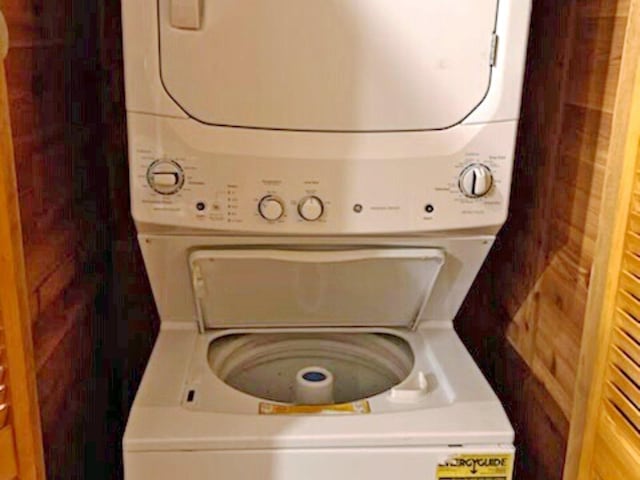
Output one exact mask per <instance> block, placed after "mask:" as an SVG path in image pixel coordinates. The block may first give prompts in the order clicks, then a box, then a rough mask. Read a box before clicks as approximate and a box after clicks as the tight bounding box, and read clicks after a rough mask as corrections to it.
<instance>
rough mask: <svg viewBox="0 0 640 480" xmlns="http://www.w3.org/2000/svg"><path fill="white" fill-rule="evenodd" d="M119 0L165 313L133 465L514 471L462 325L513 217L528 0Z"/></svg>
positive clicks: (219, 470) (316, 477) (147, 221)
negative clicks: (476, 283)
mask: <svg viewBox="0 0 640 480" xmlns="http://www.w3.org/2000/svg"><path fill="white" fill-rule="evenodd" d="M122 3H123V22H124V46H125V69H126V96H127V112H128V113H127V121H128V132H129V163H130V172H131V192H132V199H131V202H132V211H133V216H134V219H135V222H136V226H137V229H138V234H139V242H140V246H141V248H142V252H143V255H144V260H145V265H146V268H147V272H148V275H149V279H150V281H151V285H152V288H153V293H154V297H155V301H156V303H157V307H158V310H159V313H160V318H161V322H162V328H161V332H160V335H159V337H158V339H157V342H156V345H155V348H154V351H153V354H152V357H151V359H150V361H149V364H148V366H147V369H146V372H145V375H144V378H143V380H142V384H141V386H140V389H139V391H138V393H137V396H136V400H135V402H134V405H133V408H132V410H131V414H130V418H129V420H128V425H127V430H126V434H125V438H124V463H125V475H126V478H127V480H147V479H154V480H164V479H172V480H173V479H175V478H184V479H192V480H201V479H202V480H204V479H209V478H216V479H219V480H238V479H249V478H254V479H261V480H263V479H264V480H298V479H300V478H305V479H306V480H320V479H323V480H324V479H326V478H331V479H333V480H347V479H348V480H352V479H365V478H367V479H372V480H374V479H375V480H377V479H380V480H382V479H388V478H392V477H394V476H401V477H402V478H403V479H405V480H418V479H420V480H424V479H442V478H480V476H484V477H486V476H487V475H489V476H493V478H499V479H509V478H511V474H512V473H511V468H512V461H513V455H514V447H513V441H514V433H513V430H512V427H511V425H510V423H509V421H508V419H507V417H506V415H505V413H504V410H503V408H502V406H501V404H500V402H499V400H498V399H497V397H496V396H495V394H494V392H493V391H492V390H491V388H490V386H489V385H488V383H487V381H486V380H485V379H484V378H483V376H482V375H481V373H480V371H479V370H478V368H477V366H476V365H475V364H474V362H473V361H472V359H471V357H470V356H469V354H468V353H467V351H466V350H465V348H464V347H463V345H462V343H461V341H460V339H459V338H458V337H457V335H456V333H455V332H454V330H453V324H452V322H453V318H454V316H455V315H456V312H457V311H458V309H459V307H460V305H461V303H462V301H463V300H464V298H465V296H466V294H467V293H468V291H469V289H470V287H471V284H472V282H473V279H474V277H475V276H476V275H477V272H478V270H479V268H480V266H481V264H482V262H483V261H484V259H485V258H486V256H487V254H488V252H489V250H490V248H491V246H492V244H493V241H494V238H495V235H496V233H497V232H498V230H499V229H500V227H501V226H502V225H503V223H504V221H505V219H506V217H507V211H508V201H509V193H510V186H511V176H512V169H513V164H514V149H515V139H516V129H517V124H518V116H519V110H520V100H521V90H522V78H523V70H524V63H525V62H524V60H525V51H526V44H527V33H528V27H529V16H530V8H531V5H530V3H531V2H530V0H455V1H444V2H443V1H439V0H340V1H338V0H328V1H323V2H313V1H308V2H302V1H300V0H269V1H267V0H123V2H122ZM462 321H465V322H474V319H473V318H465V319H463V320H462Z"/></svg>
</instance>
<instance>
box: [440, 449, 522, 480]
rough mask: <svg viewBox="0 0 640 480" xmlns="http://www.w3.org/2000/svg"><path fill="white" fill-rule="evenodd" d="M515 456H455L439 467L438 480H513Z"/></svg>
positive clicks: (509, 454) (505, 454)
mask: <svg viewBox="0 0 640 480" xmlns="http://www.w3.org/2000/svg"><path fill="white" fill-rule="evenodd" d="M512 475H513V454H511V453H504V454H493V453H492V454H484V455H482V454H479V455H467V454H463V455H455V456H452V457H450V458H449V459H447V460H446V461H445V462H443V463H441V464H440V465H438V470H437V472H436V480H476V479H479V478H480V479H483V480H512Z"/></svg>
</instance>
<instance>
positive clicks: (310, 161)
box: [130, 122, 516, 235]
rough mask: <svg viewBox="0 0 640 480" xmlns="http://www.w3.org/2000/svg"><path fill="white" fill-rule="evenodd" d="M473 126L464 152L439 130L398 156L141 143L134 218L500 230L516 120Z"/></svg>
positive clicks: (133, 161) (333, 231)
mask: <svg viewBox="0 0 640 480" xmlns="http://www.w3.org/2000/svg"><path fill="white" fill-rule="evenodd" d="M201 128H206V127H201ZM469 128H471V127H469ZM473 128H474V129H475V130H473V132H474V134H473V135H469V138H470V139H471V140H466V139H463V141H460V142H458V143H459V144H460V145H462V148H459V149H457V148H453V147H451V148H450V145H449V143H448V142H447V138H446V132H445V133H438V134H432V135H433V136H432V138H434V139H435V141H434V146H433V147H430V145H429V143H428V142H423V143H424V148H416V146H415V145H413V144H411V143H408V145H409V147H410V148H411V150H413V151H411V150H410V149H409V148H406V147H403V146H400V147H399V148H398V149H397V152H396V150H395V145H394V146H393V147H394V149H393V154H392V155H391V154H387V153H379V154H378V158H376V157H375V156H373V155H372V156H371V157H368V156H366V155H363V154H359V155H354V157H355V158H351V159H346V158H344V157H343V156H341V155H339V154H331V155H330V154H327V155H324V158H310V157H311V155H312V154H315V152H314V151H313V150H314V148H315V147H313V148H312V147H308V149H309V151H310V152H311V153H310V154H308V156H307V154H301V155H297V154H292V153H290V152H288V151H286V148H290V149H291V152H294V151H295V150H296V149H298V150H299V149H300V147H299V146H297V145H294V146H292V147H287V145H286V143H285V142H283V144H284V146H285V153H284V154H282V155H281V156H276V155H274V154H273V152H267V153H268V155H267V154H265V156H264V157H263V156H261V155H260V152H261V151H264V150H265V149H264V148H262V147H259V146H256V147H254V146H252V145H250V146H249V147H247V148H246V150H247V151H246V152H245V151H243V152H240V153H238V152H237V151H236V152H231V153H225V152H224V151H223V150H224V149H221V151H220V152H216V151H206V149H205V148H198V149H197V150H195V149H191V148H190V146H189V145H187V144H186V143H180V142H177V141H171V142H166V143H165V144H161V145H160V146H158V142H157V141H156V140H155V139H152V140H147V141H146V142H144V141H139V140H138V141H137V142H136V143H135V146H133V148H132V151H131V158H130V166H131V180H132V196H133V214H134V218H135V219H136V221H138V222H143V223H145V224H156V225H161V226H171V227H175V228H189V229H198V230H210V231H228V232H234V233H237V232H244V233H267V234H285V235H286V234H311V235H314V234H320V235H340V234H350V235H353V234H377V233H378V234H386V233H412V232H433V231H444V230H458V229H471V228H492V227H495V229H496V230H497V228H499V227H500V226H501V225H502V224H503V223H504V221H505V219H506V216H507V211H508V200H509V194H510V188H511V174H512V167H513V141H512V140H509V139H513V138H514V133H515V128H516V122H513V123H504V124H495V125H490V126H478V127H473ZM475 132H478V133H477V134H476V133H475ZM246 135H249V134H246ZM265 135H266V134H265ZM164 136H165V137H167V136H168V135H164ZM484 137H486V138H484ZM341 138H342V140H340V141H342V142H343V143H344V142H345V140H344V137H341ZM495 138H503V139H506V140H505V141H504V142H497V143H496V142H495ZM375 140H376V141H377V137H376V138H375ZM435 142H439V143H435ZM450 143H451V144H453V142H450ZM501 143H503V145H501ZM211 144H212V145H214V143H213V142H212V143H211ZM274 144H276V146H277V148H278V149H283V147H282V145H281V144H277V143H276V142H269V144H267V147H269V145H274ZM218 145H219V142H216V143H215V147H216V148H218ZM237 145H240V147H242V148H244V147H245V146H244V144H243V143H242V142H237V144H234V145H233V146H234V147H235V148H236V149H239V148H240V147H238V146H237ZM303 146H304V148H305V149H306V148H307V146H306V145H303ZM382 146H383V147H384V144H382ZM347 147H348V145H347ZM347 147H342V146H341V147H340V148H344V149H345V150H346V149H347ZM374 147H376V146H375V145H374V146H373V147H369V148H370V151H371V152H373V154H376V153H377V152H378V149H377V148H374ZM421 147H422V145H421ZM207 148H208V147H207ZM447 149H450V150H451V151H447ZM212 150H213V147H212ZM334 150H337V149H334ZM389 150H390V151H391V150H392V149H389ZM423 150H424V151H425V152H427V153H425V154H424V155H420V154H419V153H420V152H421V151H423ZM327 151H330V148H327ZM380 151H381V152H382V151H383V149H381V150H380ZM405 152H406V153H405ZM416 152H418V153H416ZM433 152H436V153H433ZM442 152H444V153H442ZM303 153H304V152H303Z"/></svg>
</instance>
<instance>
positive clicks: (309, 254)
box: [189, 248, 445, 330]
mask: <svg viewBox="0 0 640 480" xmlns="http://www.w3.org/2000/svg"><path fill="white" fill-rule="evenodd" d="M444 261H445V255H444V252H443V251H442V250H438V249H431V248H415V249H391V248H387V249H353V250H327V251H306V250H304V251H303V250H260V249H242V250H240V249H227V250H199V251H195V252H193V253H192V254H191V255H190V257H189V265H190V268H191V275H192V280H193V288H194V294H195V301H196V305H197V311H198V322H199V324H200V328H201V330H205V329H212V328H237V327H243V328H264V327H302V326H304V327H341V326H349V327H406V328H414V327H415V326H416V325H417V323H418V320H419V318H420V314H421V312H422V309H423V308H424V306H425V305H426V303H427V300H428V299H429V297H430V295H431V290H432V288H433V286H434V285H435V282H436V280H437V277H438V274H439V272H440V269H441V267H442V265H443V264H444Z"/></svg>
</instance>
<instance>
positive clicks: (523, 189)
mask: <svg viewBox="0 0 640 480" xmlns="http://www.w3.org/2000/svg"><path fill="white" fill-rule="evenodd" d="M628 9H629V1H628V0H572V1H565V2H557V1H553V0H537V1H534V12H533V20H532V34H531V40H530V45H529V60H528V68H527V76H526V84H525V96H524V101H523V107H522V120H521V125H520V127H521V128H520V134H519V142H518V152H517V161H518V165H517V166H516V176H515V179H514V189H513V195H512V208H511V215H510V218H509V221H508V223H507V225H506V227H505V228H504V230H503V231H502V232H501V234H500V236H499V238H498V241H497V248H496V249H495V250H494V251H493V252H492V254H491V256H490V258H489V260H488V261H487V263H486V265H485V267H484V268H483V270H482V272H481V274H480V276H479V278H478V280H477V283H476V287H475V288H476V289H477V291H479V292H484V293H483V294H478V295H474V296H471V297H470V298H469V299H468V301H467V302H466V304H465V307H464V308H463V311H462V313H461V315H460V316H459V319H458V321H457V323H456V324H457V327H458V330H459V331H460V333H461V335H462V336H463V337H464V339H465V342H466V343H467V345H468V346H469V348H470V350H471V351H472V353H473V354H474V355H475V356H476V358H477V359H478V360H479V363H480V364H481V365H482V367H483V369H484V371H485V372H486V374H487V376H488V377H489V378H490V379H491V380H492V382H493V383H494V384H495V386H496V389H497V390H498V392H499V393H500V395H501V397H502V398H503V400H504V402H505V404H506V405H507V409H508V410H509V413H510V415H511V418H512V419H513V421H514V424H515V427H516V432H517V442H518V445H519V457H520V458H519V467H518V468H519V472H520V476H517V478H518V479H520V478H522V479H529V478H532V479H544V480H553V479H559V478H561V476H562V467H563V460H564V456H565V449H566V442H567V436H568V432H569V425H570V420H571V412H572V407H573V402H574V388H575V382H576V375H577V369H578V363H579V362H578V360H579V356H580V347H581V339H582V329H583V321H584V315H585V309H586V302H587V297H588V293H589V285H590V277H591V269H592V265H593V261H594V255H595V248H596V241H597V238H598V232H599V229H598V223H599V218H600V217H599V216H600V213H601V199H602V191H603V186H604V178H605V175H606V171H607V161H608V152H609V143H610V134H611V123H612V113H613V106H614V103H615V98H616V92H617V86H618V78H619V73H620V59H621V54H622V47H623V44H624V38H625V31H626V25H627V20H628V18H627V15H628ZM481 296H486V297H487V298H479V297H481ZM478 307H480V309H478ZM477 312H480V315H479V316H480V320H479V321H478V322H476V323H479V324H480V325H481V326H482V327H481V328H480V329H476V328H474V325H475V324H472V325H469V322H468V318H469V317H471V316H472V315H474V313H475V316H476V317H477V316H478V313H477ZM496 352H499V353H496ZM509 352H512V353H509ZM516 352H517V353H516ZM483 359H484V360H483ZM501 385H513V387H514V388H515V389H516V391H513V390H510V389H508V388H504V387H503V386H501ZM520 385H523V386H524V388H523V389H524V390H528V391H529V392H530V393H531V392H533V393H531V394H529V395H526V394H523V393H522V392H521V391H518V389H519V386H520ZM532 466H533V467H532Z"/></svg>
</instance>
